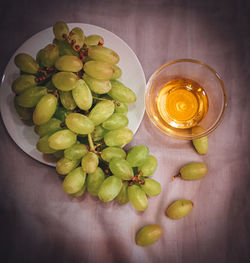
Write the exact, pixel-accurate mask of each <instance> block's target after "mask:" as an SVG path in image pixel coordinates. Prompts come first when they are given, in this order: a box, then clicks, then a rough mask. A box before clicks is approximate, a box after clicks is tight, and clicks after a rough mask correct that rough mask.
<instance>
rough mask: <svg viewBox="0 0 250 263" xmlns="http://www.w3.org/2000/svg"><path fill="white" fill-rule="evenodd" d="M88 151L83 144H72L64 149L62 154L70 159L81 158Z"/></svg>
mask: <svg viewBox="0 0 250 263" xmlns="http://www.w3.org/2000/svg"><path fill="white" fill-rule="evenodd" d="M87 152H88V146H87V145H85V144H74V145H72V146H71V147H69V148H67V149H65V150H64V156H65V157H66V158H68V159H70V160H78V159H81V158H82V157H83V156H84V155H85V154H87Z"/></svg>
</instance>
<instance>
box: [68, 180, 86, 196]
mask: <svg viewBox="0 0 250 263" xmlns="http://www.w3.org/2000/svg"><path fill="white" fill-rule="evenodd" d="M85 190H86V180H85V184H84V185H83V187H82V189H81V190H80V191H78V192H76V193H74V194H72V195H71V196H72V197H74V198H79V197H81V196H82V195H83V194H84V193H85Z"/></svg>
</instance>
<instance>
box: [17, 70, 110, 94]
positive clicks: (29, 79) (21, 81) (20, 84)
mask: <svg viewBox="0 0 250 263" xmlns="http://www.w3.org/2000/svg"><path fill="white" fill-rule="evenodd" d="M35 79H36V77H35V76H33V75H26V74H23V75H20V76H19V77H18V78H17V79H16V80H15V81H14V82H13V83H12V91H13V92H14V93H16V94H20V93H21V92H22V91H24V90H25V89H27V88H30V87H34V86H36V84H37V83H36V80H35ZM110 88H111V86H110Z"/></svg>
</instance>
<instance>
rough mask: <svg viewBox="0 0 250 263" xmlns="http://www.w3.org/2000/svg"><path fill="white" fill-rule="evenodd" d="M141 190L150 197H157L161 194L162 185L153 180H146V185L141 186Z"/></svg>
mask: <svg viewBox="0 0 250 263" xmlns="http://www.w3.org/2000/svg"><path fill="white" fill-rule="evenodd" d="M141 188H142V190H143V191H144V192H145V193H146V194H147V195H148V196H156V195H158V194H160V192H161V185H160V183H158V182H157V181H156V180H154V179H151V178H145V181H144V184H142V185H141Z"/></svg>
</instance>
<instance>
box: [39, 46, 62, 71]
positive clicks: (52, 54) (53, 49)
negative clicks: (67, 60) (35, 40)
mask: <svg viewBox="0 0 250 263" xmlns="http://www.w3.org/2000/svg"><path fill="white" fill-rule="evenodd" d="M58 57H59V49H58V46H56V45H55V44H49V45H47V46H46V47H45V48H43V49H41V50H40V51H39V52H38V53H37V56H36V61H37V63H39V65H41V66H43V67H52V66H54V64H55V61H56V60H57V58H58Z"/></svg>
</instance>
